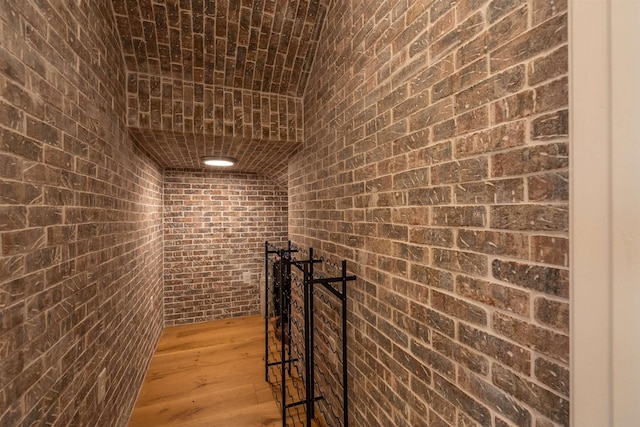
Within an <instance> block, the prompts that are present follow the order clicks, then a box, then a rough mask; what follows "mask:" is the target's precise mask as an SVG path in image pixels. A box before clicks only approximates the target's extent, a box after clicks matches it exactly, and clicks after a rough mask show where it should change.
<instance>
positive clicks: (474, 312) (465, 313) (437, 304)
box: [431, 290, 487, 326]
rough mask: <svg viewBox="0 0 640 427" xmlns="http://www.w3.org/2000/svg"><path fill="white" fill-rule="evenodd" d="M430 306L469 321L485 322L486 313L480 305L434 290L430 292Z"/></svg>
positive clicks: (475, 322) (481, 323) (478, 323)
mask: <svg viewBox="0 0 640 427" xmlns="http://www.w3.org/2000/svg"><path fill="white" fill-rule="evenodd" d="M431 306H432V307H433V308H435V309H436V310H439V311H441V312H443V313H446V314H448V315H451V316H454V317H457V318H459V319H462V320H464V321H467V322H469V323H474V324H477V325H481V326H482V325H486V324H487V313H486V312H485V310H484V309H482V308H481V307H478V306H476V305H473V304H470V303H468V302H466V301H464V300H461V299H457V298H454V297H452V296H449V295H447V294H443V293H440V292H437V291H435V290H434V291H432V293H431Z"/></svg>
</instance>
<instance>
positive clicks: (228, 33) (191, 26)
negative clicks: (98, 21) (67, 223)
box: [111, 0, 327, 185]
mask: <svg viewBox="0 0 640 427" xmlns="http://www.w3.org/2000/svg"><path fill="white" fill-rule="evenodd" d="M111 3H112V5H113V12H114V16H115V20H116V23H117V30H118V34H119V35H120V40H121V43H122V50H123V55H124V60H125V64H126V68H127V70H128V77H127V81H128V88H127V89H128V101H127V102H128V122H129V126H130V127H131V129H132V131H133V132H135V134H136V141H137V142H138V143H139V144H140V146H141V147H143V149H144V150H145V151H147V152H148V153H149V154H150V155H151V156H152V158H153V159H154V160H156V162H158V164H160V165H162V166H163V167H166V168H201V161H200V157H201V156H203V155H225V156H234V157H236V158H238V160H239V162H238V164H239V165H241V166H238V167H237V168H235V169H234V170H236V171H241V172H253V173H260V174H266V175H268V176H270V177H271V178H272V179H275V180H276V181H277V182H279V183H280V184H281V185H286V182H287V160H288V158H289V157H290V156H291V154H292V153H293V152H294V151H296V150H297V149H298V148H299V146H300V144H301V143H302V139H303V112H302V99H301V96H302V94H303V93H304V91H305V88H306V87H307V84H308V78H309V74H310V72H311V63H312V61H313V58H314V55H315V53H316V50H317V45H318V38H319V34H320V29H321V28H322V23H323V22H324V19H325V16H326V11H327V6H326V4H325V3H326V1H325V0H266V1H264V0H256V1H239V0H238V1H236V0H232V1H229V0H224V1H208V0H207V1H203V0H194V1H177V0H176V1H169V2H164V1H163V2H149V1H148V0H133V1H131V0H113V1H112V2H111ZM159 131H162V132H161V133H160V132H159ZM230 141H233V142H232V143H231V144H230V143H229V142H230ZM254 158H260V159H261V161H260V162H259V164H256V163H255V162H253V161H252V159H254Z"/></svg>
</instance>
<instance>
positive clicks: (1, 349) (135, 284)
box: [0, 0, 162, 426]
mask: <svg viewBox="0 0 640 427" xmlns="http://www.w3.org/2000/svg"><path fill="white" fill-rule="evenodd" d="M161 185H162V176H161V172H160V170H159V169H158V168H157V167H156V166H155V165H154V164H153V163H152V162H151V161H150V160H149V159H148V158H147V157H146V156H145V155H143V154H141V152H140V151H139V150H138V149H136V148H135V146H134V144H133V142H132V141H131V140H130V138H129V136H128V132H127V128H126V72H125V67H124V61H123V58H122V52H121V47H120V42H119V38H118V35H117V31H116V23H115V20H114V19H113V13H112V11H111V6H110V2H103V1H97V0H95V1H94V0H89V1H82V2H76V1H65V2H62V1H53V0H51V1H47V0H43V1H35V0H33V1H32V0H3V1H2V5H1V6H0V425H3V426H17V425H51V426H67V425H68V426H124V425H126V423H127V420H128V416H129V413H130V411H131V408H132V406H133V404H134V401H135V397H136V395H137V391H138V388H139V386H140V384H141V383H142V378H143V375H144V372H145V369H146V364H147V363H148V361H149V359H150V357H151V354H152V352H153V350H154V347H155V343H156V341H157V338H158V337H159V334H160V332H161V329H162V267H161V266H162V192H161ZM103 370H104V372H105V376H104V378H105V382H104V385H105V394H104V396H102V394H101V393H100V392H99V381H98V376H99V374H100V373H101V372H103Z"/></svg>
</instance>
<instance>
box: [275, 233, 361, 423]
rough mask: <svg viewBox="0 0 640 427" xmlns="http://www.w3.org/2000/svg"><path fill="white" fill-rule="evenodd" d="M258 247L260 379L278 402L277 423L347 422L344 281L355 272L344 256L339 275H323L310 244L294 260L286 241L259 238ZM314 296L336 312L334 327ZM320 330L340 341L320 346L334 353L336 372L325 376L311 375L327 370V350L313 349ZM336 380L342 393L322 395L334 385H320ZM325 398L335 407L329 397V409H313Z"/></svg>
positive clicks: (345, 303)
mask: <svg viewBox="0 0 640 427" xmlns="http://www.w3.org/2000/svg"><path fill="white" fill-rule="evenodd" d="M264 251H265V252H264V255H265V258H264V266H265V295H264V297H265V380H266V381H267V382H269V383H270V384H271V385H272V389H273V391H274V395H275V397H276V400H277V401H278V403H279V405H280V409H281V412H282V426H283V427H285V426H287V425H289V426H306V427H311V426H312V420H314V419H316V420H318V419H325V422H329V423H328V424H329V425H331V426H334V425H336V426H337V425H340V424H341V425H342V426H343V427H348V425H349V388H348V381H347V378H348V377H347V350H348V348H347V282H350V281H353V280H356V277H355V276H350V275H347V263H346V261H342V263H341V265H340V267H341V268H340V275H338V276H335V277H323V275H321V274H319V273H318V271H317V270H316V269H315V268H314V266H315V265H317V264H320V263H323V260H322V259H318V258H314V256H313V249H312V248H311V249H309V252H308V258H306V259H303V260H298V259H295V258H294V254H300V253H301V252H300V251H299V250H297V249H295V248H294V247H292V245H291V242H289V243H288V244H287V247H286V248H277V247H275V246H272V245H270V244H269V242H265V250H264ZM305 255H306V254H305ZM329 265H330V264H329ZM333 267H335V266H333ZM316 299H318V302H319V303H320V304H322V305H323V306H324V307H323V308H327V307H329V308H330V309H331V310H332V311H333V312H336V313H339V317H340V319H339V322H340V330H336V329H337V328H333V327H332V326H331V325H330V323H331V322H328V319H327V318H326V315H325V314H324V313H323V311H322V310H320V311H318V312H316V309H315V306H316ZM316 322H320V323H321V324H317V323H316ZM322 330H328V331H330V332H332V333H335V334H336V335H339V337H338V340H339V341H340V344H341V345H340V349H339V350H338V348H335V347H334V346H331V345H329V346H326V345H325V346H324V347H323V349H324V350H327V349H328V351H329V352H330V353H332V355H333V356H336V357H337V355H338V354H339V355H340V361H341V363H340V365H341V367H342V369H341V372H339V373H335V374H336V375H331V377H332V378H331V381H317V380H316V376H320V377H324V376H326V372H328V371H331V369H330V368H327V365H329V362H328V360H327V355H326V354H325V352H324V351H322V352H318V346H317V345H316V337H315V335H316V334H317V333H318V331H322ZM316 352H318V357H319V359H320V361H319V362H318V361H317V359H316ZM332 374H333V372H332ZM334 377H335V378H334ZM324 379H325V380H326V378H324ZM336 382H337V383H339V384H337V386H338V388H339V389H341V390H340V391H341V392H342V395H341V396H338V397H336V398H335V399H325V397H326V395H327V393H332V397H334V396H335V390H327V388H326V387H327V385H328V384H333V385H336V384H335V383H336ZM329 400H331V402H334V401H338V402H339V403H340V404H341V405H340V406H341V408H339V410H336V408H333V405H332V403H327V405H328V407H329V409H331V410H330V411H327V412H329V413H327V414H316V409H317V408H316V406H315V405H316V403H317V402H319V401H325V402H329ZM327 405H325V406H327ZM336 413H339V415H336ZM317 415H320V416H317ZM323 416H324V417H323ZM322 424H324V423H322Z"/></svg>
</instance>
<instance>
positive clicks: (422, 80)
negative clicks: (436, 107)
mask: <svg viewBox="0 0 640 427" xmlns="http://www.w3.org/2000/svg"><path fill="white" fill-rule="evenodd" d="M453 71H454V62H453V58H451V57H445V58H443V59H441V60H440V61H438V62H436V63H435V64H433V65H431V66H430V67H428V68H426V69H425V70H424V71H421V72H419V73H418V74H416V75H415V76H414V77H413V78H412V79H411V83H410V87H411V93H418V92H422V91H423V90H425V89H430V88H431V87H432V86H433V85H434V84H435V83H436V82H438V81H440V80H442V79H444V78H445V77H447V76H448V75H449V74H451V73H453Z"/></svg>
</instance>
